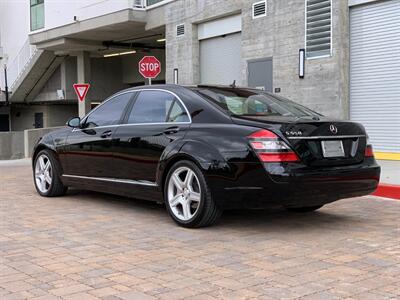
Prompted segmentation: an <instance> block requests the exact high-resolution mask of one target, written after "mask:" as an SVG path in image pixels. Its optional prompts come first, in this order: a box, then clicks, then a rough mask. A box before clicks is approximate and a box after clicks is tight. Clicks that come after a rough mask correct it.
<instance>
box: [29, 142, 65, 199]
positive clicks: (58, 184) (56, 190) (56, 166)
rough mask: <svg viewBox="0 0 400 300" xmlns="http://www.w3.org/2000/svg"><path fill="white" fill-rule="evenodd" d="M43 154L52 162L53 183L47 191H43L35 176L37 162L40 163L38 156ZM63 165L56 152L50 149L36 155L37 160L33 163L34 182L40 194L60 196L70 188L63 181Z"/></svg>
mask: <svg viewBox="0 0 400 300" xmlns="http://www.w3.org/2000/svg"><path fill="white" fill-rule="evenodd" d="M42 155H45V156H46V157H47V158H48V159H49V161H50V164H51V170H50V173H51V178H52V180H51V184H50V186H49V188H48V191H46V192H42V191H41V190H40V189H39V188H38V186H37V182H36V178H35V169H36V164H37V163H38V158H39V157H41V156H42ZM61 170H62V169H61V165H60V162H59V161H58V159H57V157H56V155H55V153H54V152H53V151H51V150H48V149H44V150H42V151H40V152H39V153H38V154H37V155H36V156H35V160H34V164H33V182H34V185H35V188H36V191H37V192H38V193H39V195H41V196H43V197H58V196H63V195H65V193H66V192H67V190H68V187H66V186H64V185H63V183H62V181H61V174H62V171H61Z"/></svg>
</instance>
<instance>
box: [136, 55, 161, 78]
mask: <svg viewBox="0 0 400 300" xmlns="http://www.w3.org/2000/svg"><path fill="white" fill-rule="evenodd" d="M160 72H161V63H160V61H159V60H158V59H157V58H156V57H155V56H145V57H143V58H142V59H141V60H140V61H139V73H140V74H142V76H143V77H144V78H156V77H157V76H158V74H160Z"/></svg>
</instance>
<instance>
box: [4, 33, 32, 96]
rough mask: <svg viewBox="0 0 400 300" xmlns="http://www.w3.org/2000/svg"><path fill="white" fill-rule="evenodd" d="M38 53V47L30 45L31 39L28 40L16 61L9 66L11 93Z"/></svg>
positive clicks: (8, 74)
mask: <svg viewBox="0 0 400 300" xmlns="http://www.w3.org/2000/svg"><path fill="white" fill-rule="evenodd" d="M36 52H37V49H36V46H33V45H30V44H29V39H27V40H26V41H25V43H24V45H23V46H22V48H21V49H20V50H19V52H18V54H17V56H16V57H15V58H14V60H13V61H12V62H11V63H10V64H8V65H7V77H8V86H9V87H10V91H12V90H13V86H14V83H15V82H16V81H17V80H18V79H19V77H20V76H21V75H22V73H23V72H24V71H25V69H26V67H27V66H28V65H29V63H30V61H31V59H32V57H33V56H34V55H35V53H36Z"/></svg>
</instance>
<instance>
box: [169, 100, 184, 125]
mask: <svg viewBox="0 0 400 300" xmlns="http://www.w3.org/2000/svg"><path fill="white" fill-rule="evenodd" d="M167 121H168V122H189V117H188V115H187V113H186V111H185V109H184V108H183V107H182V104H181V103H180V102H179V101H178V100H175V101H174V104H172V107H171V110H170V112H169V115H168V120H167Z"/></svg>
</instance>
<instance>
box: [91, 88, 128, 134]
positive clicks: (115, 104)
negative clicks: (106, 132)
mask: <svg viewBox="0 0 400 300" xmlns="http://www.w3.org/2000/svg"><path fill="white" fill-rule="evenodd" d="M132 95H133V93H125V94H122V95H119V96H116V97H114V98H112V99H110V100H108V101H107V102H106V103H104V104H103V105H101V106H99V107H98V108H97V109H96V110H95V111H93V112H92V113H91V114H90V115H89V116H88V118H87V119H86V121H85V128H93V127H98V126H109V125H116V124H118V122H119V121H120V120H121V117H122V114H123V113H124V112H125V108H126V106H127V105H128V103H129V100H130V99H131V97H132Z"/></svg>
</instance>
